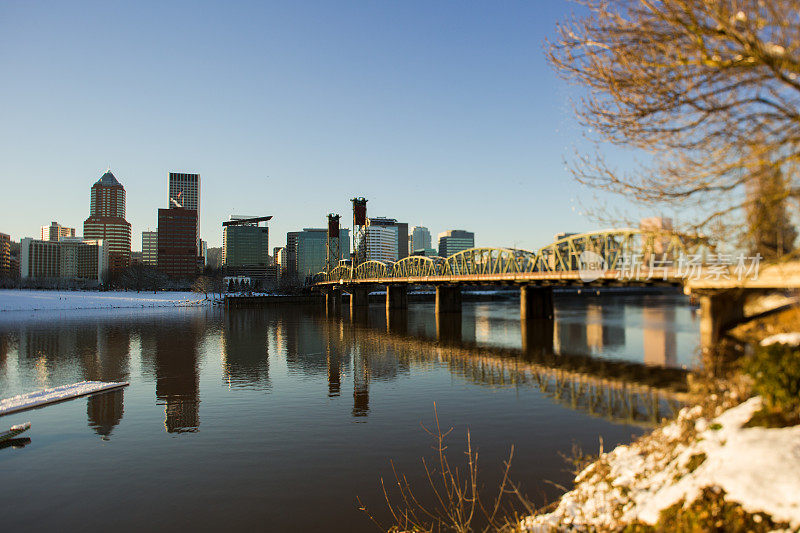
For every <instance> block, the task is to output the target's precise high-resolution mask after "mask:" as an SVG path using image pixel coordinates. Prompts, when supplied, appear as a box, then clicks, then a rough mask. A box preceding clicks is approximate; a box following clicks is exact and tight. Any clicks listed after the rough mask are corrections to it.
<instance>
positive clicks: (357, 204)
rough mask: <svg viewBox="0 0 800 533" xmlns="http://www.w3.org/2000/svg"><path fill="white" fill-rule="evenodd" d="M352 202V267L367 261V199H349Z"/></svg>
mask: <svg viewBox="0 0 800 533" xmlns="http://www.w3.org/2000/svg"><path fill="white" fill-rule="evenodd" d="M350 201H351V202H353V267H356V266H358V265H360V264H361V263H363V262H365V261H366V260H367V199H366V198H364V197H363V196H362V197H357V198H351V199H350Z"/></svg>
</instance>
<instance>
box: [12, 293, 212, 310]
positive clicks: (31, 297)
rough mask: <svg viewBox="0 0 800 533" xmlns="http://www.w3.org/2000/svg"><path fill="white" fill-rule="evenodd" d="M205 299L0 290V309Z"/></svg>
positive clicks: (179, 303) (187, 303)
mask: <svg viewBox="0 0 800 533" xmlns="http://www.w3.org/2000/svg"><path fill="white" fill-rule="evenodd" d="M209 302H210V300H206V299H205V297H204V296H203V295H202V294H198V293H194V292H157V293H153V292H139V293H137V292H124V291H107V292H101V291H46V290H17V289H3V290H0V311H34V310H44V309H47V310H53V309H62V310H63V309H110V308H119V307H179V306H196V305H204V304H206V303H209Z"/></svg>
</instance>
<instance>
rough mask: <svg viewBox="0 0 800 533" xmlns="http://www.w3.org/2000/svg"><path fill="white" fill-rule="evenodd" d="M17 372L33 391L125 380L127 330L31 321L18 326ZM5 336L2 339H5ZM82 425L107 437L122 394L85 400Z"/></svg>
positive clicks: (121, 404) (121, 407) (119, 410)
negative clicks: (89, 382) (30, 381)
mask: <svg viewBox="0 0 800 533" xmlns="http://www.w3.org/2000/svg"><path fill="white" fill-rule="evenodd" d="M17 327H18V328H19V329H18V331H17V334H18V339H19V345H18V351H17V364H18V371H20V372H22V373H23V374H27V375H29V376H31V378H32V381H33V383H35V384H36V386H37V387H40V388H47V387H53V386H56V385H64V384H67V383H75V382H78V381H84V380H86V381H127V379H128V376H129V369H128V368H129V360H130V330H129V328H128V327H126V326H124V325H119V324H114V323H110V324H109V323H104V322H102V321H91V322H88V323H87V322H86V321H83V322H80V323H69V322H61V323H59V324H58V325H57V326H55V327H54V326H53V324H52V323H50V322H47V323H42V322H32V323H25V322H23V323H21V324H19V325H18V326H17ZM4 337H5V338H7V335H4ZM86 402H87V403H86V416H87V423H88V425H89V427H91V428H92V429H93V430H94V431H95V432H96V433H97V434H98V435H100V436H101V437H104V438H108V437H109V436H110V435H111V432H112V431H113V430H114V428H115V427H116V426H117V425H119V423H120V422H121V420H122V416H123V412H124V391H123V390H118V391H115V392H109V393H103V394H95V395H92V396H89V397H88V398H86Z"/></svg>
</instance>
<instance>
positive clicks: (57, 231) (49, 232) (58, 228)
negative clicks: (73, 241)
mask: <svg viewBox="0 0 800 533" xmlns="http://www.w3.org/2000/svg"><path fill="white" fill-rule="evenodd" d="M74 236H75V228H68V227H66V226H62V225H61V224H59V223H58V222H51V223H50V225H49V226H42V240H43V241H58V240H61V238H62V237H74Z"/></svg>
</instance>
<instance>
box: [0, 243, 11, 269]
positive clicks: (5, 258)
mask: <svg viewBox="0 0 800 533" xmlns="http://www.w3.org/2000/svg"><path fill="white" fill-rule="evenodd" d="M9 277H11V236H10V235H7V234H5V233H0V278H9Z"/></svg>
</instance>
